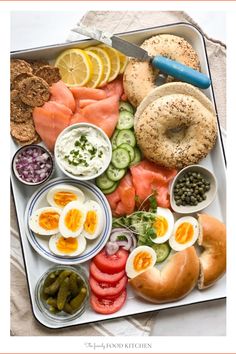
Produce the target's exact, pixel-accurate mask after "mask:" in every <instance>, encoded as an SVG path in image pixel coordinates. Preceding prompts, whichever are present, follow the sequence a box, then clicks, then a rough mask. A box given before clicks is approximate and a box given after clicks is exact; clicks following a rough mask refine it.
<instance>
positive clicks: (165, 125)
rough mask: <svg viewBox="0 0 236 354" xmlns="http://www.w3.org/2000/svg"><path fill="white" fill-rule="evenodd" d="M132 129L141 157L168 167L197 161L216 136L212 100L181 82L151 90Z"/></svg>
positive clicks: (181, 166)
mask: <svg viewBox="0 0 236 354" xmlns="http://www.w3.org/2000/svg"><path fill="white" fill-rule="evenodd" d="M134 128H135V134H136V137H137V142H138V145H139V147H140V149H141V150H142V152H143V154H144V156H145V157H146V158H147V159H149V160H151V161H153V162H155V163H157V164H158V165H161V166H164V167H167V168H183V167H185V166H188V165H190V164H195V163H198V162H199V161H200V160H201V159H202V158H204V157H206V155H207V154H208V153H209V152H210V150H211V149H212V148H213V146H214V144H215V141H216V137H217V120H216V114H215V111H214V107H213V105H212V103H211V101H210V100H209V99H208V98H207V97H206V96H205V95H204V94H203V93H202V92H201V91H200V90H198V89H197V88H195V87H194V86H192V85H190V84H186V83H181V82H174V83H169V84H165V85H162V86H160V87H157V88H155V89H154V90H152V92H150V94H149V95H148V96H147V97H146V98H145V99H144V100H143V101H142V102H141V104H140V105H139V107H138V109H137V111H136V114H135V124H134Z"/></svg>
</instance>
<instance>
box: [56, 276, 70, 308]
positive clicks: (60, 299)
mask: <svg viewBox="0 0 236 354" xmlns="http://www.w3.org/2000/svg"><path fill="white" fill-rule="evenodd" d="M69 287H70V283H69V277H66V278H65V279H64V280H63V282H62V283H61V285H60V287H59V291H58V294H57V308H58V310H62V309H63V307H64V305H65V303H66V299H67V297H68V295H69V294H70V290H69Z"/></svg>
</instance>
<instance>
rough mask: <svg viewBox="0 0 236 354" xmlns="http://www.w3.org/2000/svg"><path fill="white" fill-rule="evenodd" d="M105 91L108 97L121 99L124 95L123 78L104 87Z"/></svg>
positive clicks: (120, 77)
mask: <svg viewBox="0 0 236 354" xmlns="http://www.w3.org/2000/svg"><path fill="white" fill-rule="evenodd" d="M103 90H104V91H105V92H106V95H107V97H111V96H118V97H119V98H120V97H121V96H122V95H123V93H124V89H123V79H122V76H119V77H118V78H117V79H115V80H114V81H112V82H110V83H109V84H107V85H106V86H104V87H103Z"/></svg>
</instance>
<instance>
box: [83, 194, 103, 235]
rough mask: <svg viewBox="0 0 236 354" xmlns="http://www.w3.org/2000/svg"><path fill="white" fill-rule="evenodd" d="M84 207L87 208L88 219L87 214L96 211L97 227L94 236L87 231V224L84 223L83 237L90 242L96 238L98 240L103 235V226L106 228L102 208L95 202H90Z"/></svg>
mask: <svg viewBox="0 0 236 354" xmlns="http://www.w3.org/2000/svg"><path fill="white" fill-rule="evenodd" d="M84 205H85V206H86V210H87V212H86V217H87V213H88V212H89V211H94V212H95V213H96V216H97V225H96V228H95V230H94V232H93V234H91V233H89V232H87V231H86V230H85V223H84V229H83V231H82V235H83V236H84V237H86V238H87V239H88V240H94V239H95V238H97V237H98V236H99V235H100V234H101V232H102V229H103V226H104V216H103V213H102V208H101V207H100V205H99V204H98V203H97V202H95V201H94V200H88V201H87V202H86V203H85V204H84ZM85 222H86V219H85Z"/></svg>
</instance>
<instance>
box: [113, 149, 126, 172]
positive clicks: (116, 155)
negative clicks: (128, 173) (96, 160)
mask: <svg viewBox="0 0 236 354" xmlns="http://www.w3.org/2000/svg"><path fill="white" fill-rule="evenodd" d="M111 162H112V164H113V165H114V166H115V167H116V168H119V169H122V168H126V167H128V166H129V163H130V156H129V153H128V151H127V150H125V149H122V148H120V147H118V148H117V149H115V150H113V152H112V158H111Z"/></svg>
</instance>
